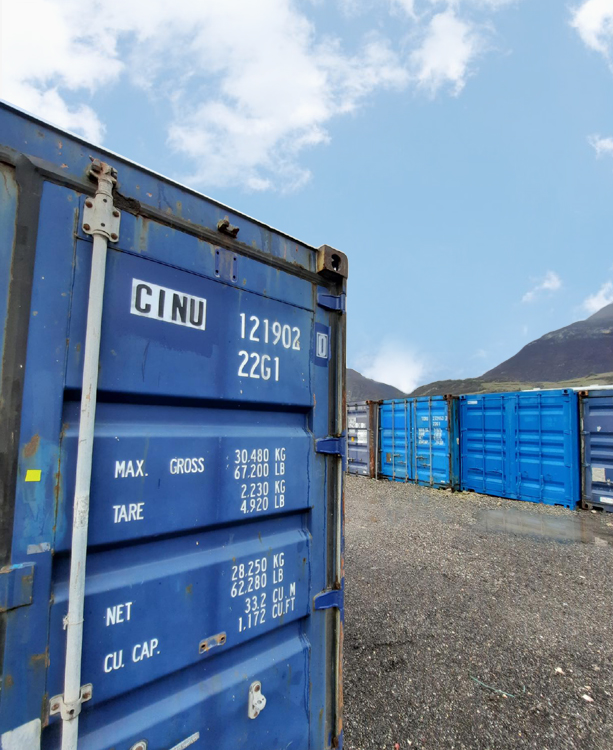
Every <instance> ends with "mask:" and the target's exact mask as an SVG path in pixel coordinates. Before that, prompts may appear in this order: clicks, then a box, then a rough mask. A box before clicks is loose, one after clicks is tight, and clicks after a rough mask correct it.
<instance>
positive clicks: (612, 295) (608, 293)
mask: <svg viewBox="0 0 613 750" xmlns="http://www.w3.org/2000/svg"><path fill="white" fill-rule="evenodd" d="M611 302H613V282H611V281H607V282H605V283H604V284H603V285H602V286H601V287H600V289H599V290H598V291H597V292H594V294H590V296H589V297H586V298H585V299H584V300H583V303H582V305H581V306H582V307H583V309H584V310H585V311H586V312H587V313H588V314H589V315H593V314H594V313H595V312H598V310H600V309H601V308H603V307H604V306H605V305H610V304H611Z"/></svg>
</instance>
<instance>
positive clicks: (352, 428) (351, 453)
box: [347, 401, 379, 477]
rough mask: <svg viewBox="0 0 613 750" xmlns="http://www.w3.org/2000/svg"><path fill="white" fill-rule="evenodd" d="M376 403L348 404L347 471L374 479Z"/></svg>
mask: <svg viewBox="0 0 613 750" xmlns="http://www.w3.org/2000/svg"><path fill="white" fill-rule="evenodd" d="M378 408H379V407H378V404H377V402H376V401H354V402H352V403H349V404H347V471H348V472H349V474H360V475H361V476H365V477H374V476H375V473H376V447H375V443H376V434H377V433H376V420H377V409H378Z"/></svg>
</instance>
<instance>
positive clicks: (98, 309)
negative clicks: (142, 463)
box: [58, 160, 120, 750]
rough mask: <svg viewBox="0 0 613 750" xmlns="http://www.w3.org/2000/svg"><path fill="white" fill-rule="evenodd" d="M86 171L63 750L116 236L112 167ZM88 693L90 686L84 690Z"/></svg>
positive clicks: (79, 640)
mask: <svg viewBox="0 0 613 750" xmlns="http://www.w3.org/2000/svg"><path fill="white" fill-rule="evenodd" d="M90 170H91V171H90V176H91V177H92V178H93V179H95V180H97V182H98V189H97V190H96V195H95V197H94V198H93V200H92V199H91V198H87V199H86V201H85V209H84V212H83V231H84V232H85V233H86V234H91V235H93V238H94V244H93V251H92V267H91V276H90V282H89V300H88V305H87V329H86V333H85V354H84V361H83V383H82V389H81V416H80V420H79V441H78V448H77V469H76V482H75V494H74V515H73V521H72V545H71V554H70V579H69V587H68V614H67V615H66V618H65V619H64V625H65V628H66V664H65V668H64V695H63V696H61V700H60V698H58V702H59V703H60V706H61V714H62V720H63V723H62V750H77V742H78V737H79V714H80V712H81V703H82V702H83V700H84V699H85V696H84V694H83V691H82V687H81V661H82V655H83V607H84V600H85V566H86V561H87V529H88V525H89V493H90V485H91V474H92V456H93V447H94V422H95V418H96V397H97V391H98V362H99V359H100V332H101V327H102V301H103V296H104V276H105V272H106V253H107V247H108V242H109V240H111V241H116V240H117V239H118V238H119V220H120V214H119V211H117V210H116V209H115V208H114V207H113V187H114V185H115V183H116V180H117V172H116V170H115V169H113V168H112V167H110V166H109V165H108V164H105V163H104V162H99V161H97V160H95V161H94V162H93V164H92V165H91V168H90ZM88 695H89V697H91V690H90V691H88Z"/></svg>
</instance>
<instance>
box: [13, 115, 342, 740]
mask: <svg viewBox="0 0 613 750" xmlns="http://www.w3.org/2000/svg"><path fill="white" fill-rule="evenodd" d="M0 133H2V140H3V144H4V145H5V146H7V147H8V148H6V149H5V148H4V146H0V161H3V162H6V164H7V165H8V166H7V167H6V170H5V171H7V173H8V176H7V179H5V180H4V188H2V181H0V190H2V189H4V190H5V192H6V193H7V195H6V196H5V195H2V197H3V201H2V203H0V205H1V206H2V210H1V211H0V239H2V240H4V241H3V242H0V264H1V266H0V293H1V299H2V305H4V306H5V307H6V310H7V313H6V315H5V322H7V328H6V339H5V340H4V342H2V343H3V351H2V356H3V359H2V364H3V372H2V375H3V380H2V387H3V392H2V395H3V399H2V404H0V408H2V409H3V410H5V411H3V412H2V415H3V420H2V422H1V427H2V429H0V436H1V439H2V441H3V447H7V446H8V447H7V450H6V451H5V454H4V456H3V459H5V460H6V465H5V464H3V465H2V466H3V471H2V472H0V473H1V474H2V478H1V481H2V482H3V487H2V490H3V492H2V508H0V510H1V513H0V519H1V520H2V523H3V524H4V525H3V526H2V527H1V529H2V531H1V533H2V534H3V535H4V538H3V539H2V540H0V541H2V542H4V543H3V545H2V547H3V549H2V552H3V554H5V555H7V556H8V560H7V563H8V566H7V567H6V569H5V570H3V571H2V575H6V577H5V578H3V579H2V580H0V590H2V591H3V592H4V596H3V602H4V604H3V605H2V606H1V607H0V618H1V619H2V623H1V627H0V636H1V637H3V638H4V641H2V642H0V653H1V654H2V655H3V658H4V663H3V670H2V679H3V683H2V690H1V692H0V745H2V746H4V744H3V743H4V741H6V742H7V743H8V741H9V739H10V740H11V742H13V745H11V746H14V747H17V745H16V744H15V741H17V740H14V738H15V737H18V736H19V737H26V736H27V737H29V738H31V739H29V740H28V744H27V745H26V744H24V743H23V742H22V743H21V744H19V747H20V748H22V749H23V750H33V748H34V747H36V748H38V747H39V743H42V744H41V745H40V747H42V748H43V750H57V748H59V746H60V735H61V724H62V721H61V719H60V717H59V716H57V715H53V716H49V709H50V704H49V698H50V696H55V695H61V694H62V693H63V685H64V683H63V680H64V661H65V646H66V640H65V638H66V636H65V631H64V627H63V618H64V616H65V615H66V611H67V597H68V577H69V564H70V555H71V531H72V523H73V519H72V515H73V504H72V501H73V492H74V487H75V476H74V475H75V461H76V448H77V443H78V439H79V421H78V419H79V402H80V398H81V394H80V389H81V383H82V369H83V351H84V345H85V330H86V320H85V319H86V310H87V307H86V305H87V299H88V289H89V275H90V266H91V257H92V242H91V237H89V236H88V235H85V234H83V233H82V232H81V231H80V227H81V224H82V216H83V214H82V211H83V204H84V202H85V198H86V196H88V195H90V194H91V192H92V186H91V183H90V182H89V181H88V180H87V179H86V178H85V174H86V167H87V165H88V164H89V155H90V154H93V155H94V156H101V157H102V158H104V154H101V153H100V152H98V151H96V150H95V149H93V148H90V147H87V146H84V145H83V144H82V143H81V142H79V141H78V140H75V139H72V138H71V137H69V136H68V135H65V134H61V133H59V132H58V131H55V130H53V129H50V128H47V127H45V126H42V125H40V124H37V123H36V122H35V121H33V120H32V119H31V118H25V117H23V116H22V115H20V114H17V113H15V112H14V111H13V110H12V109H11V108H9V107H6V106H0ZM24 144H27V148H31V149H32V156H23V155H21V156H20V155H17V156H15V154H16V152H17V151H18V150H19V149H20V148H25V147H26V146H25V145H24ZM30 144H31V145H30ZM11 164H15V165H16V170H15V169H14V167H13V166H11ZM113 165H114V166H116V167H117V168H118V170H119V180H120V184H121V189H122V191H123V195H122V196H118V195H117V196H115V201H116V205H117V206H118V207H119V208H120V209H121V213H122V215H121V232H120V237H119V242H118V243H117V244H116V245H113V246H112V248H109V254H108V260H107V270H106V283H105V291H104V313H103V322H102V333H101V350H100V368H99V381H98V400H99V403H98V409H97V418H96V430H95V439H94V452H93V471H92V481H91V504H90V519H89V521H90V522H89V537H88V555H87V568H86V574H87V575H86V582H85V615H84V646H83V663H82V680H81V683H82V684H83V685H85V684H87V683H91V684H92V685H93V694H92V697H91V699H90V700H89V701H88V702H86V703H84V704H83V705H82V711H81V715H80V717H79V747H82V748H83V749H84V750H111V748H113V749H114V750H119V749H120V748H122V749H124V750H127V748H130V747H131V746H132V745H134V744H135V743H138V742H143V743H144V742H145V741H146V742H147V743H148V744H147V748H148V750H168V748H173V747H179V746H180V747H188V746H189V747H191V746H192V745H193V746H194V748H195V749H196V748H200V747H205V746H206V747H215V748H216V749H217V748H219V750H223V749H227V750H229V749H230V748H232V749H234V748H236V747H249V748H253V749H254V750H257V749H259V750H270V748H273V747H274V748H281V747H290V746H291V747H292V748H293V747H296V748H307V747H310V748H329V747H332V746H334V747H337V746H339V745H340V744H342V724H341V706H342V692H341V684H340V674H341V672H340V647H341V643H342V605H343V573H342V570H343V562H342V554H343V549H342V511H341V509H342V460H341V456H342V454H343V453H344V449H345V440H344V434H343V430H344V421H345V410H344V408H343V392H344V356H345V350H344V341H345V321H344V314H343V313H342V308H343V304H342V302H343V299H344V296H343V295H344V278H343V276H342V274H337V273H335V272H333V271H331V269H330V267H329V263H328V260H326V259H327V258H328V254H329V252H330V251H329V250H328V249H326V250H324V251H322V252H320V253H319V255H318V253H317V251H314V250H313V249H312V248H309V247H308V246H306V245H298V244H296V243H294V242H290V241H289V240H288V238H286V237H284V236H281V235H277V234H275V233H273V232H271V231H270V230H269V229H268V228H266V227H264V226H262V225H258V224H256V223H255V222H253V221H251V220H248V219H243V218H240V217H239V218H240V221H239V220H238V219H237V218H235V217H234V216H231V221H232V222H233V223H238V224H239V225H240V228H241V235H242V234H243V230H245V231H244V235H245V242H238V241H236V240H234V239H232V238H229V237H227V236H225V235H223V234H222V233H220V232H217V231H216V228H215V227H216V222H217V220H218V219H219V218H223V216H224V214H225V213H227V210H225V209H224V208H223V207H220V206H218V205H216V204H212V203H211V202H210V201H208V200H206V199H204V198H202V197H200V196H198V195H197V194H195V193H192V192H190V191H187V190H184V189H182V188H179V187H177V186H175V185H173V184H171V183H168V184H161V180H160V179H159V178H157V177H155V176H152V175H151V174H148V173H146V172H144V171H139V169H138V168H136V167H135V166H134V165H131V164H127V163H126V164H122V162H121V160H118V159H114V160H113ZM11 180H12V182H11ZM15 186H17V190H15V189H14V187H15ZM17 196H19V200H18V201H17ZM140 200H142V201H143V203H140V202H139V201H140ZM147 202H148V203H149V204H153V205H148V206H145V205H144V203H147ZM158 202H159V206H158V205H156V204H157V203H158ZM160 209H161V210H160ZM16 211H17V231H16V232H14V236H13V229H12V228H14V226H15V216H16V213H15V212H16ZM37 229H38V236H37ZM6 243H8V245H7V244H6ZM7 247H9V248H11V250H10V251H7ZM13 248H15V250H14V251H13ZM258 248H259V249H258ZM322 253H323V254H322ZM339 255H340V256H342V254H339ZM13 256H14V257H13ZM15 257H19V259H20V260H21V261H22V265H23V262H24V259H25V260H27V261H28V262H29V263H30V267H29V271H28V266H27V263H26V265H25V266H24V267H23V268H22V267H21V266H20V267H19V269H17V270H19V277H18V278H15V273H13V277H11V284H10V285H8V286H7V285H6V284H5V280H6V279H8V278H10V274H11V271H10V269H11V264H12V267H13V271H15V268H16V266H15V262H14V258H15ZM342 262H343V263H344V260H343V261H342ZM318 268H320V269H321V273H318V272H317V269H318ZM30 295H31V300H30ZM190 295H191V296H190ZM169 299H170V300H173V302H172V314H170V313H169V312H168V310H169V309H170V308H169V307H168V305H170V304H171V303H170V302H169ZM190 299H191V300H196V303H195V304H194V305H193V306H192V307H190V308H189V309H188V303H187V302H186V300H190ZM197 300H201V301H205V304H204V305H203V306H201V307H200V308H198V304H197ZM175 303H176V304H175ZM332 308H335V309H332ZM198 309H200V310H201V312H202V313H203V314H202V318H199V312H198ZM167 313H168V314H167ZM189 316H192V318H193V319H192V318H189ZM188 318H189V319H188ZM190 320H191V325H190V324H189V323H190ZM186 321H187V324H185V322H186ZM20 346H23V348H24V351H23V353H22V355H20V354H19V351H20V350H19V347H20ZM26 346H27V351H26ZM16 352H17V354H15V353H16ZM20 356H21V359H20V358H19V357H20ZM16 357H17V358H16ZM24 362H25V363H26V364H25V367H24V366H23V363H24ZM8 378H10V380H9V379H8ZM7 384H8V388H7ZM5 389H6V390H5ZM20 389H22V390H23V403H21V398H17V396H19V394H20ZM9 392H10V395H11V399H12V401H11V399H9V398H8V394H9ZM5 394H6V395H7V398H5ZM15 394H17V396H16V395H15ZM7 403H10V410H9V411H10V413H9V414H8V416H7V414H5V412H6V410H7V409H8V407H7V405H6V404H7ZM4 417H7V418H6V419H4ZM8 417H11V418H12V419H13V422H14V423H15V425H16V427H15V425H13V423H12V422H11V419H9V418H8ZM16 438H18V440H16ZM11 440H12V441H13V443H14V447H11V445H12V444H11ZM325 454H331V455H325ZM5 468H6V471H4V469H5ZM13 469H14V473H15V478H16V480H15V482H14V483H13V484H12V485H11V480H10V472H11V471H13ZM13 515H14V517H13ZM7 519H9V522H10V523H7ZM256 681H259V682H260V683H261V693H262V694H263V695H264V696H265V697H266V699H267V704H266V707H265V708H264V710H262V711H261V713H260V715H259V716H258V717H257V719H250V718H249V716H248V701H249V692H250V686H252V685H254V684H255V682H256ZM41 726H42V727H43V729H42V738H41V729H40V728H41ZM143 746H144V745H143Z"/></svg>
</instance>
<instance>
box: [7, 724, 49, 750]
mask: <svg viewBox="0 0 613 750" xmlns="http://www.w3.org/2000/svg"><path fill="white" fill-rule="evenodd" d="M40 732H41V725H40V719H34V720H33V721H29V722H28V723H27V724H22V725H21V726H20V727H17V728H16V729H11V731H10V732H5V733H4V734H3V735H2V736H1V737H0V750H40Z"/></svg>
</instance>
